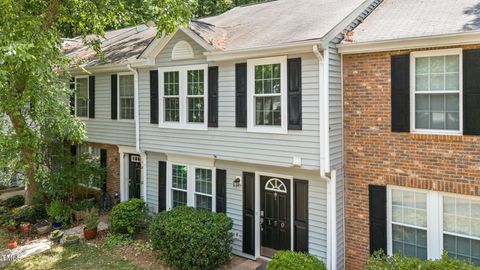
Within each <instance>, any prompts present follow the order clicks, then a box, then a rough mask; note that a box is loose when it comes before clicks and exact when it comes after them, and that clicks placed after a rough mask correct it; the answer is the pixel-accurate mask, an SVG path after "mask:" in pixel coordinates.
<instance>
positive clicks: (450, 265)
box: [365, 252, 480, 270]
mask: <svg viewBox="0 0 480 270" xmlns="http://www.w3.org/2000/svg"><path fill="white" fill-rule="evenodd" d="M365 269H369V270H411V269H412V270H415V269H418V270H420V269H421V270H444V269H455V270H479V269H480V267H475V266H473V265H471V264H469V263H468V262H465V261H461V260H457V259H452V258H449V257H448V254H447V253H446V252H444V253H443V255H442V258H440V259H439V260H420V259H418V258H414V257H404V256H402V255H401V254H395V255H392V256H386V255H385V254H384V253H383V252H376V253H375V254H374V255H372V256H371V257H370V260H369V262H368V265H367V266H366V267H365Z"/></svg>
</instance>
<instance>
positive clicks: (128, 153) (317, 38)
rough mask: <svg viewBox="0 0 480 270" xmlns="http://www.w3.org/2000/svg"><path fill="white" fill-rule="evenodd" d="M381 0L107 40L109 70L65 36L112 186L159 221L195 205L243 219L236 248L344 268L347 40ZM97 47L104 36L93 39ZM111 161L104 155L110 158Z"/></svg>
mask: <svg viewBox="0 0 480 270" xmlns="http://www.w3.org/2000/svg"><path fill="white" fill-rule="evenodd" d="M379 3H380V1H378V0H355V1H351V0H349V1H333V0H328V1H314V0H300V1H293V0H279V1H273V2H267V3H263V4H255V5H247V6H241V7H237V8H234V9H232V10H230V11H228V12H226V13H224V14H221V15H219V16H214V17H209V18H204V19H199V20H194V21H192V22H191V23H190V24H189V26H188V27H184V28H180V29H178V30H177V31H176V32H175V33H173V34H171V35H168V36H164V37H160V38H157V37H156V36H155V35H156V32H157V31H156V28H155V27H154V25H153V24H151V23H148V24H147V25H140V26H137V27H130V28H125V29H120V30H114V31H110V32H107V33H106V35H105V37H104V38H102V40H101V42H102V45H101V46H102V50H103V52H104V55H105V58H106V61H101V60H100V59H99V57H98V56H97V55H96V54H95V53H94V52H93V51H92V50H90V49H88V48H85V47H84V46H83V44H82V43H81V40H80V39H79V38H77V39H71V40H66V41H65V50H66V53H67V54H68V55H69V56H72V57H74V58H75V59H77V60H78V63H79V64H80V65H81V67H82V68H77V69H73V70H72V74H73V75H74V77H75V78H74V80H72V87H73V88H74V89H75V90H76V98H74V99H72V101H71V103H72V106H73V107H74V111H75V113H76V115H77V116H79V117H82V118H83V119H84V121H85V123H86V126H87V135H88V145H86V146H80V148H83V150H81V151H91V152H94V153H95V152H99V153H100V155H101V159H103V160H105V163H106V164H107V167H108V168H109V175H108V177H107V178H108V179H107V186H106V189H107V191H108V192H109V194H110V195H111V196H114V195H115V194H119V196H120V199H121V200H127V199H129V198H143V199H144V200H145V201H146V203H147V205H148V207H149V208H150V210H151V211H152V212H159V211H164V210H169V209H171V208H173V207H175V206H178V205H189V206H192V207H196V208H201V209H206V210H209V211H217V212H224V213H226V214H227V215H228V216H229V217H231V218H232V220H233V222H234V227H233V234H234V238H235V240H234V243H233V250H234V253H235V254H237V255H240V256H244V257H247V258H251V259H256V258H259V257H266V258H268V257H271V256H272V255H273V254H274V253H275V252H276V251H277V250H280V249H292V250H298V251H307V252H309V253H311V254H313V255H315V256H317V257H319V258H321V259H323V260H324V261H325V262H326V263H327V265H328V268H329V269H343V268H344V245H343V243H344V238H343V237H344V224H343V220H344V218H343V212H344V211H343V202H344V198H343V190H344V170H343V160H344V157H343V135H342V127H343V125H342V93H341V59H340V55H339V53H338V52H337V47H336V46H337V44H339V43H340V42H341V40H342V39H343V36H344V33H345V32H347V31H351V30H352V29H353V28H354V27H355V26H356V25H358V24H359V23H360V22H361V21H363V20H364V19H365V18H366V17H367V16H368V14H370V13H371V12H372V10H374V9H375V7H376V6H377V5H378V4H379ZM89 38H90V37H89ZM102 153H103V154H102Z"/></svg>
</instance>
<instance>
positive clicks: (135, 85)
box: [127, 64, 148, 203]
mask: <svg viewBox="0 0 480 270" xmlns="http://www.w3.org/2000/svg"><path fill="white" fill-rule="evenodd" d="M127 68H128V69H129V70H130V71H132V72H133V92H134V99H135V102H134V104H135V105H134V110H135V112H134V113H135V116H134V117H135V150H136V151H137V152H138V153H139V154H140V156H141V162H142V178H143V179H142V182H143V183H141V186H142V187H143V200H144V201H145V202H146V203H148V200H147V154H146V153H145V151H142V149H141V147H140V105H139V104H140V101H139V89H138V88H139V81H138V70H137V69H136V68H132V66H131V65H130V64H128V65H127Z"/></svg>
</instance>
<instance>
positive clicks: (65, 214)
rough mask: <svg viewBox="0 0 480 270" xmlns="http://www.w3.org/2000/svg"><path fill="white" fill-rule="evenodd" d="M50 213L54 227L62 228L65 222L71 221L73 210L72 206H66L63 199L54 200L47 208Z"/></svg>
mask: <svg viewBox="0 0 480 270" xmlns="http://www.w3.org/2000/svg"><path fill="white" fill-rule="evenodd" d="M47 213H48V215H49V216H50V217H51V218H52V220H53V228H54V229H60V228H61V227H62V225H63V222H67V221H70V218H71V215H72V210H71V208H70V207H68V206H65V205H64V204H63V203H62V202H61V201H58V200H56V201H52V202H51V203H50V205H49V206H48V209H47Z"/></svg>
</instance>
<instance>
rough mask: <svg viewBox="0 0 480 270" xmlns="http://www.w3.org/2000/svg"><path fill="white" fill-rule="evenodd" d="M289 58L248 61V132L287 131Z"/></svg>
mask: <svg viewBox="0 0 480 270" xmlns="http://www.w3.org/2000/svg"><path fill="white" fill-rule="evenodd" d="M286 63H287V58H286V57H271V58H262V59H252V60H248V61H247V74H248V78H247V95H248V99H247V109H248V113H247V121H248V124H247V131H251V132H267V133H287V92H286V91H287V85H286V84H287V70H286V69H287V64H286Z"/></svg>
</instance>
